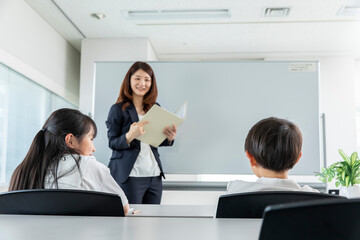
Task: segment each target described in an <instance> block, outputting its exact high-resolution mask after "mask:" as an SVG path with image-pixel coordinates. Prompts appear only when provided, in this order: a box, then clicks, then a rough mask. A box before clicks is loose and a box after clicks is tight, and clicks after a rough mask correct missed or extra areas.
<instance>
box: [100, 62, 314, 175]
mask: <svg viewBox="0 0 360 240" xmlns="http://www.w3.org/2000/svg"><path fill="white" fill-rule="evenodd" d="M132 64H133V62H98V63H96V74H95V76H96V79H95V111H94V119H95V122H96V124H97V127H98V136H97V137H96V138H95V146H96V152H95V153H94V155H95V156H96V158H97V159H98V160H99V161H101V162H103V163H104V164H108V162H109V160H110V156H111V150H110V149H109V147H108V139H107V128H106V125H105V121H106V119H107V115H108V111H109V109H110V107H111V105H112V104H114V103H115V101H116V99H117V97H118V94H119V90H120V85H121V83H122V81H123V79H124V76H125V74H126V72H127V71H128V69H129V68H130V66H131V65H132ZM149 64H150V65H151V66H152V68H153V70H154V72H155V76H156V80H157V85H158V90H159V96H158V100H157V102H159V103H160V105H161V106H162V107H163V108H165V109H167V110H169V111H172V112H175V111H176V110H177V108H178V107H179V106H181V105H182V104H183V103H184V102H185V101H188V112H187V119H186V121H185V122H184V123H183V125H181V126H180V127H179V128H178V134H177V137H176V140H175V143H174V146H172V147H160V148H159V153H160V159H161V161H162V163H163V169H164V172H165V173H174V174H252V171H251V169H250V167H249V162H248V160H247V158H246V156H245V153H244V143H245V138H246V135H247V133H248V131H249V130H250V128H251V127H252V126H253V125H254V124H255V123H256V122H258V121H259V120H261V119H263V118H267V117H271V116H273V117H279V118H285V119H288V120H290V121H293V122H294V123H295V124H297V125H298V126H299V128H300V130H301V132H302V134H303V151H302V152H303V155H302V158H301V159H300V161H299V163H298V164H297V165H296V166H295V168H294V169H293V170H291V174H295V175H313V174H314V172H317V171H319V169H320V162H321V154H320V112H319V78H318V75H319V74H318V62H293V61H292V62H271V61H229V62H227V61H224V62H149Z"/></svg>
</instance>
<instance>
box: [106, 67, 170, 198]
mask: <svg viewBox="0 0 360 240" xmlns="http://www.w3.org/2000/svg"><path fill="white" fill-rule="evenodd" d="M157 95H158V91H157V86H156V79H155V74H154V71H153V70H152V68H151V67H150V65H149V64H147V63H145V62H135V63H134V64H133V65H132V66H131V67H130V69H129V71H128V72H127V73H126V75H125V78H124V80H123V82H122V85H121V88H120V94H119V97H118V99H117V101H116V103H115V104H114V105H113V106H112V107H111V108H110V111H109V114H108V118H107V121H106V126H107V128H108V139H109V147H110V148H111V149H112V156H111V159H110V163H109V168H110V171H111V175H112V176H113V177H114V179H115V180H116V181H117V183H118V184H119V185H120V186H121V188H122V189H123V190H124V192H125V193H126V196H127V197H128V199H129V202H130V204H160V202H161V195H162V180H161V177H164V172H163V169H162V166H161V162H160V156H159V153H158V149H157V148H155V147H152V146H149V145H148V144H146V143H143V142H140V141H139V140H137V139H135V138H136V137H138V136H141V135H143V134H144V133H145V131H144V129H143V126H144V124H147V123H148V122H144V123H139V120H141V119H142V117H143V116H144V114H145V113H146V112H147V111H148V110H149V109H150V108H151V107H152V106H153V105H154V104H157V103H156V98H157ZM163 133H164V135H165V136H166V139H165V140H164V142H162V143H161V144H160V146H172V145H173V142H174V139H175V136H176V126H175V125H173V126H171V127H170V126H168V127H166V128H165V129H164V131H163Z"/></svg>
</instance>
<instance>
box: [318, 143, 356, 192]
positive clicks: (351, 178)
mask: <svg viewBox="0 0 360 240" xmlns="http://www.w3.org/2000/svg"><path fill="white" fill-rule="evenodd" d="M339 153H340V156H341V157H342V159H343V160H342V161H339V162H336V163H333V164H332V165H331V166H330V167H328V168H322V169H321V172H320V173H318V174H316V176H318V177H319V180H320V181H322V182H324V183H326V182H331V181H332V180H333V179H336V182H335V186H336V187H339V186H340V185H341V186H342V187H341V188H340V195H344V196H346V197H348V198H356V197H360V187H359V186H358V185H357V184H359V183H360V159H359V157H358V153H357V152H353V153H352V154H351V156H350V157H349V156H347V155H346V154H345V153H344V151H343V150H341V149H339Z"/></svg>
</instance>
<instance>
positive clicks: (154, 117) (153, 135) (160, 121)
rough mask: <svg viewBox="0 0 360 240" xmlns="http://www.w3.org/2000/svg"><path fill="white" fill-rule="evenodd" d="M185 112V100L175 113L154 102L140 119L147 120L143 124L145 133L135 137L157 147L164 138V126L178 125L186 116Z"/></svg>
mask: <svg viewBox="0 0 360 240" xmlns="http://www.w3.org/2000/svg"><path fill="white" fill-rule="evenodd" d="M186 112H187V102H185V103H184V104H183V105H182V106H181V107H180V108H179V109H178V110H177V111H176V113H175V114H174V113H172V112H169V111H167V110H166V109H164V108H162V107H159V106H158V105H156V104H154V105H153V106H152V107H151V108H150V110H149V111H148V112H147V113H146V114H145V115H144V117H143V118H142V119H141V121H140V122H144V121H149V123H148V124H145V125H144V130H145V134H143V135H141V136H140V137H137V138H136V139H137V140H140V141H141V142H144V143H147V144H149V145H151V146H153V147H158V146H159V145H160V144H161V143H162V142H163V141H164V140H165V138H166V136H165V135H164V134H163V131H164V128H165V127H167V126H170V127H172V125H173V124H174V125H175V126H176V127H179V126H180V125H181V124H182V123H183V122H184V120H185V118H186Z"/></svg>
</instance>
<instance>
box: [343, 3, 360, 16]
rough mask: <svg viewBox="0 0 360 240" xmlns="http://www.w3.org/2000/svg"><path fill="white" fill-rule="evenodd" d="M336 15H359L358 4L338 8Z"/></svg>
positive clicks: (359, 8) (359, 7)
mask: <svg viewBox="0 0 360 240" xmlns="http://www.w3.org/2000/svg"><path fill="white" fill-rule="evenodd" d="M338 15H339V16H354V17H360V6H343V7H342V8H340V10H339V12H338Z"/></svg>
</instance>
